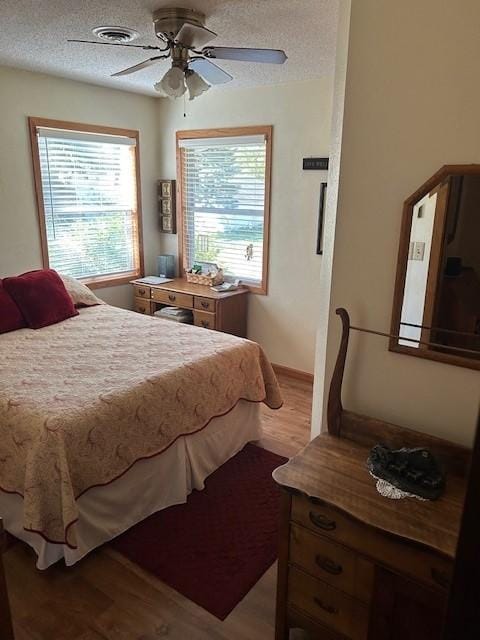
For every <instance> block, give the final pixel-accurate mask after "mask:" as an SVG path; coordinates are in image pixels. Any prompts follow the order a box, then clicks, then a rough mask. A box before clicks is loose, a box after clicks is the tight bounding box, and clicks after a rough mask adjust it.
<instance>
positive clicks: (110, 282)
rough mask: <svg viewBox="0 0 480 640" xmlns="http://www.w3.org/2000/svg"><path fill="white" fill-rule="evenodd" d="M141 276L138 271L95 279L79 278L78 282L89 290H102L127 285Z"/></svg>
mask: <svg viewBox="0 0 480 640" xmlns="http://www.w3.org/2000/svg"><path fill="white" fill-rule="evenodd" d="M142 275H143V274H142V273H141V272H140V271H129V272H128V273H121V274H119V275H116V276H97V277H95V278H79V280H80V282H81V283H82V284H84V285H86V286H87V287H88V288H89V289H104V288H107V287H118V286H120V285H123V284H129V282H130V281H131V280H135V279H136V278H141V277H142Z"/></svg>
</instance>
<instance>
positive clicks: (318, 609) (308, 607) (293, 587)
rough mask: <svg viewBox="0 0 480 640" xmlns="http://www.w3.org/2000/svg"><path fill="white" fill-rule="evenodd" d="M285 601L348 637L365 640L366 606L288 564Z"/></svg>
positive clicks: (366, 629)
mask: <svg viewBox="0 0 480 640" xmlns="http://www.w3.org/2000/svg"><path fill="white" fill-rule="evenodd" d="M288 604H289V605H291V606H292V607H295V608H296V609H300V610H301V611H305V612H306V613H307V614H308V615H310V616H311V617H312V618H313V619H314V620H318V621H319V622H321V623H323V624H324V625H325V626H326V627H328V628H330V629H333V630H334V631H338V632H339V633H342V634H344V635H346V636H347V637H348V638H351V640H366V638H367V631H368V608H367V607H366V606H364V605H363V604H361V603H360V602H358V601H357V600H354V599H353V598H350V597H349V596H347V595H345V594H344V593H342V592H341V591H338V590H337V589H334V588H333V587H331V586H329V585H328V584H326V583H325V582H322V581H321V580H317V579H316V578H312V577H311V576H309V575H307V574H306V573H303V571H298V570H297V569H293V568H290V570H289V577H288Z"/></svg>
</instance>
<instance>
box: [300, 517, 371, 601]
mask: <svg viewBox="0 0 480 640" xmlns="http://www.w3.org/2000/svg"><path fill="white" fill-rule="evenodd" d="M290 562H291V563H293V564H295V565H297V566H299V567H300V568H301V569H303V570H304V571H306V572H307V573H309V574H311V575H312V576H314V577H316V578H320V579H321V580H323V581H324V582H327V583H328V584H330V585H332V586H333V587H336V588H337V589H340V590H341V591H344V592H345V593H346V594H348V595H350V596H353V597H355V598H358V599H359V600H362V601H363V602H366V603H368V602H370V600H371V598H372V591H373V574H374V566H373V564H372V563H371V562H369V561H368V560H366V559H365V558H363V557H362V556H359V555H358V554H356V553H353V552H352V551H349V550H348V549H346V548H345V547H342V546H340V545H338V544H336V543H335V542H332V541H330V540H328V539H327V538H324V537H322V536H318V535H315V534H314V533H310V531H308V530H307V529H304V528H303V527H299V526H297V525H295V524H292V525H291V527H290Z"/></svg>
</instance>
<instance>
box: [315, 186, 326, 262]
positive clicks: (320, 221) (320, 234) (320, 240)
mask: <svg viewBox="0 0 480 640" xmlns="http://www.w3.org/2000/svg"><path fill="white" fill-rule="evenodd" d="M326 198H327V183H326V182H322V183H321V185H320V203H319V206H318V227H317V251H316V253H317V255H319V256H321V255H322V254H323V217H324V214H325V202H326Z"/></svg>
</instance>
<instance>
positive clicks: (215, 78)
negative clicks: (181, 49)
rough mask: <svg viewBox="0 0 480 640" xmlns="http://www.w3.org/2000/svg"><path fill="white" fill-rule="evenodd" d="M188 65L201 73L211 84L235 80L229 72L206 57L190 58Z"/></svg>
mask: <svg viewBox="0 0 480 640" xmlns="http://www.w3.org/2000/svg"><path fill="white" fill-rule="evenodd" d="M188 66H189V67H190V69H193V70H194V71H196V72H197V73H198V74H199V75H201V76H202V78H203V79H204V80H205V81H206V82H208V83H209V84H225V83H226V82H230V80H233V78H232V76H231V75H230V74H229V73H227V72H226V71H224V70H223V69H220V67H217V65H216V64H213V62H210V60H206V59H205V58H190V61H189V63H188Z"/></svg>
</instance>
